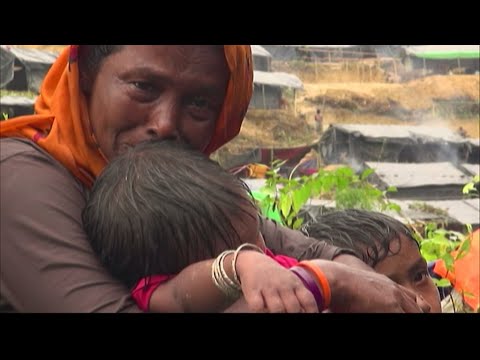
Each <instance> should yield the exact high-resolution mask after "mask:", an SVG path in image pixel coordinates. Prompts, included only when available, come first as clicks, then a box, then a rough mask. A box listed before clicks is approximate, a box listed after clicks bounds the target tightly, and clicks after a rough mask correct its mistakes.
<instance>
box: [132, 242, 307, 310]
mask: <svg viewBox="0 0 480 360" xmlns="http://www.w3.org/2000/svg"><path fill="white" fill-rule="evenodd" d="M265 255H267V256H269V257H271V258H272V259H273V260H275V261H276V262H278V263H279V264H280V265H282V266H283V267H284V268H287V269H290V268H291V267H293V266H295V265H297V264H298V260H297V259H294V258H291V257H288V256H284V255H275V254H274V253H272V252H271V251H270V250H269V249H265ZM173 277H175V275H152V276H149V277H146V278H143V279H141V280H140V281H139V282H138V283H137V284H136V285H135V287H134V288H133V290H132V292H131V295H132V297H133V299H134V300H135V302H136V303H137V305H138V307H139V308H140V309H141V310H142V311H145V312H148V308H149V303H150V298H151V297H152V294H153V292H154V291H155V290H156V289H157V287H158V286H159V285H161V284H163V283H166V282H167V281H168V280H170V279H171V278H173Z"/></svg>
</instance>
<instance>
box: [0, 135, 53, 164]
mask: <svg viewBox="0 0 480 360" xmlns="http://www.w3.org/2000/svg"><path fill="white" fill-rule="evenodd" d="M0 149H1V151H0V161H1V162H4V161H7V160H9V159H12V158H14V157H16V156H27V155H28V154H35V155H38V156H40V157H45V158H47V159H50V158H52V157H51V156H50V155H49V154H48V153H47V152H46V151H45V150H43V149H42V148H41V147H40V146H38V145H37V144H36V143H34V142H33V141H31V140H28V139H22V138H2V139H0ZM52 159H53V158H52Z"/></svg>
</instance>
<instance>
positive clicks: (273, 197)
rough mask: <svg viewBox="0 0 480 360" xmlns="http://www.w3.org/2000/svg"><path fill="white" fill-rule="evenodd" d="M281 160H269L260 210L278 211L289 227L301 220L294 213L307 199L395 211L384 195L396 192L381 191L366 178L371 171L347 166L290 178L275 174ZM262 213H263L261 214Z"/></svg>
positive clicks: (291, 174) (397, 209)
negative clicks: (361, 171)
mask: <svg viewBox="0 0 480 360" xmlns="http://www.w3.org/2000/svg"><path fill="white" fill-rule="evenodd" d="M284 163H285V162H284V161H276V162H274V163H272V167H271V168H272V170H270V171H269V172H268V173H267V181H266V185H265V186H264V187H263V188H262V189H261V190H260V192H261V193H262V194H264V197H263V199H262V200H261V203H260V207H261V209H270V210H272V209H273V211H278V212H279V214H280V217H281V219H282V223H283V224H284V225H286V226H288V227H290V228H292V229H299V228H300V227H301V226H302V224H303V219H302V218H301V217H299V216H298V214H299V212H300V210H301V208H302V207H303V206H304V205H305V204H306V203H307V201H308V200H309V199H311V198H320V199H328V200H335V203H336V207H337V209H346V208H359V209H367V210H386V209H390V210H396V211H399V210H400V207H399V206H398V205H396V204H394V203H391V202H390V201H388V199H387V197H386V194H387V193H388V192H393V191H396V189H395V188H394V187H391V188H389V189H387V190H386V191H381V190H379V189H378V188H376V187H375V186H374V185H372V184H370V183H369V182H368V181H367V178H368V176H369V175H371V174H372V173H373V170H371V169H368V170H365V171H364V172H363V173H362V174H361V175H360V176H358V175H356V174H355V172H354V170H353V169H351V168H349V167H341V168H338V169H336V170H333V171H325V170H319V171H318V172H317V173H315V174H312V175H309V176H302V177H300V178H292V176H293V174H294V172H295V170H296V168H294V169H293V170H292V172H291V173H290V176H289V177H288V178H285V177H282V176H281V175H279V169H280V167H281V166H282V165H284ZM264 215H266V214H265V213H264Z"/></svg>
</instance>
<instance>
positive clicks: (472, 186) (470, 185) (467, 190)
mask: <svg viewBox="0 0 480 360" xmlns="http://www.w3.org/2000/svg"><path fill="white" fill-rule="evenodd" d="M471 191H476V189H475V184H474V183H473V182H471V183H468V184H466V185H465V186H464V187H463V190H462V192H463V193H464V194H468V193H470V192H471Z"/></svg>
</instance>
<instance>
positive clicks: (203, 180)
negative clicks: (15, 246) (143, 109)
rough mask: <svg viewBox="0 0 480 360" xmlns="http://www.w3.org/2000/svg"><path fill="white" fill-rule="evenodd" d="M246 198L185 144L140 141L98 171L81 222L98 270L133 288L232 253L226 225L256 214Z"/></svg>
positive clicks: (236, 239)
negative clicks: (155, 276) (150, 278)
mask: <svg viewBox="0 0 480 360" xmlns="http://www.w3.org/2000/svg"><path fill="white" fill-rule="evenodd" d="M247 191H248V188H247V187H246V185H245V184H244V183H243V182H242V181H241V180H240V179H237V178H235V177H234V176H232V175H231V174H229V173H228V172H227V171H225V170H223V169H222V168H221V167H220V165H218V164H217V163H216V162H214V161H212V160H210V159H208V158H207V157H206V156H205V155H203V154H202V153H200V152H198V151H195V150H193V149H191V148H190V147H188V146H187V145H185V144H181V143H178V142H174V141H153V142H147V143H142V144H139V145H137V146H136V147H134V148H132V149H130V150H129V151H128V152H126V153H124V154H123V155H121V156H119V157H117V158H116V159H114V160H113V161H112V162H111V163H110V164H109V165H108V166H107V167H106V168H105V170H104V171H103V173H102V174H101V175H100V177H99V178H98V179H97V181H96V182H95V184H94V187H93V189H92V191H91V194H90V196H89V198H88V201H87V205H86V206H85V209H84V210H83V213H82V219H83V223H84V227H85V231H86V233H87V235H88V236H89V239H90V241H91V246H92V248H93V250H94V251H95V252H96V253H97V254H98V255H99V256H100V259H101V261H102V263H103V264H104V265H105V266H106V267H107V268H108V269H109V270H110V272H111V273H112V275H114V276H115V277H117V278H119V279H120V280H123V281H124V282H125V283H126V284H127V285H128V286H132V285H134V283H135V282H136V281H138V280H139V279H140V278H143V277H147V276H149V275H153V274H176V273H178V272H180V271H181V270H182V269H183V268H185V267H186V266H188V265H189V264H192V263H195V262H198V261H202V260H206V259H210V258H214V257H215V256H217V255H218V249H219V248H222V247H224V248H227V249H232V248H236V247H238V246H239V245H240V241H241V239H240V236H239V234H238V233H237V231H236V229H235V227H234V226H233V224H232V220H233V219H234V218H235V219H237V220H235V221H243V223H242V225H243V224H246V223H247V221H249V220H250V219H251V218H252V217H254V216H257V214H258V212H257V209H256V208H255V205H254V202H253V200H252V198H251V197H250V196H249V195H248V193H247ZM249 207H251V209H253V210H252V211H250V210H249V209H250V208H249ZM249 217H250V219H249ZM237 229H238V226H237ZM222 251H223V250H222Z"/></svg>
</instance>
